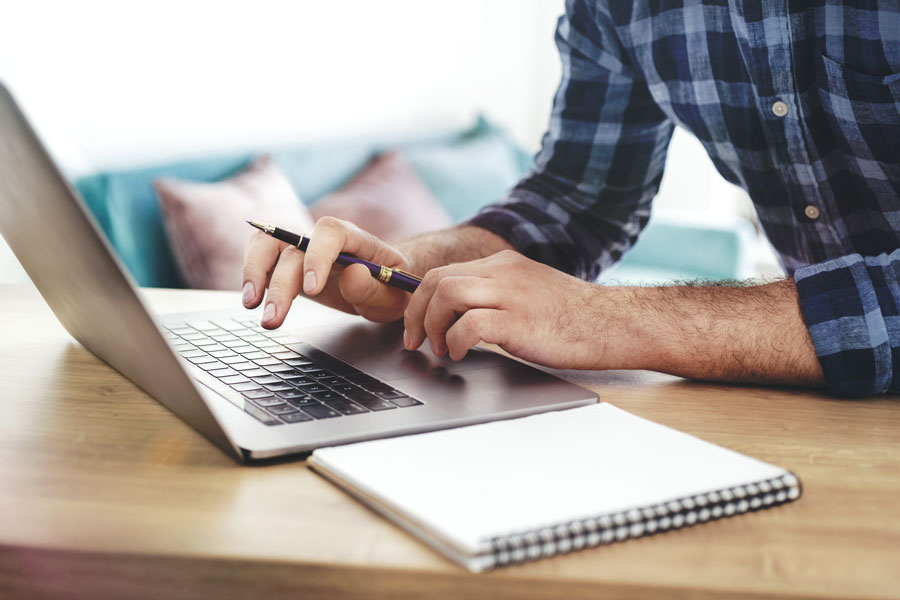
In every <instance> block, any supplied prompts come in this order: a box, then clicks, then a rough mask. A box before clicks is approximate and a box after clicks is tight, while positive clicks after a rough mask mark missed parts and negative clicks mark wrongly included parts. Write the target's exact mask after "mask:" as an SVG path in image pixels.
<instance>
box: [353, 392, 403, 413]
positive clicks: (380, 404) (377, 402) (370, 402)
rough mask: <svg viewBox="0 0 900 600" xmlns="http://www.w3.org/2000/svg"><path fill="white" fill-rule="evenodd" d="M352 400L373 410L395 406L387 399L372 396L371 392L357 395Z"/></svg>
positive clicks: (388, 408)
mask: <svg viewBox="0 0 900 600" xmlns="http://www.w3.org/2000/svg"><path fill="white" fill-rule="evenodd" d="M353 401H354V402H357V403H358V404H361V405H363V406H365V407H366V408H368V409H369V410H375V411H378V410H391V409H392V408H394V409H395V408H397V407H396V406H394V405H393V404H391V403H390V402H388V401H387V400H382V399H381V398H379V397H378V396H373V395H372V394H366V395H359V396H358V397H355V398H353Z"/></svg>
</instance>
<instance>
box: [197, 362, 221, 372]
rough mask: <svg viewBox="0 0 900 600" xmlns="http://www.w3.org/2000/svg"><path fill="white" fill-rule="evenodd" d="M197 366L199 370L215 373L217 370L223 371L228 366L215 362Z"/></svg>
mask: <svg viewBox="0 0 900 600" xmlns="http://www.w3.org/2000/svg"><path fill="white" fill-rule="evenodd" d="M197 366H198V367H200V368H201V369H203V370H204V371H215V370H217V369H224V368H225V367H227V366H228V365H226V364H225V363H223V362H219V361H216V362H211V363H202V364H199V365H197Z"/></svg>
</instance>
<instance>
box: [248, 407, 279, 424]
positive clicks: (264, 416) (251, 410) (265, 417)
mask: <svg viewBox="0 0 900 600" xmlns="http://www.w3.org/2000/svg"><path fill="white" fill-rule="evenodd" d="M244 412H246V413H247V414H248V415H252V416H253V417H255V418H256V419H258V420H260V421H261V422H262V423H263V425H281V421H279V420H278V419H277V418H276V417H274V416H272V415H270V414H269V413H267V412H266V411H264V410H263V409H261V408H259V407H258V406H253V405H252V404H250V403H249V402H247V403H246V404H245V405H244Z"/></svg>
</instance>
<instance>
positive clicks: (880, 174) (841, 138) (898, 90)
mask: <svg viewBox="0 0 900 600" xmlns="http://www.w3.org/2000/svg"><path fill="white" fill-rule="evenodd" d="M816 85H817V87H818V92H819V99H820V101H821V105H822V110H823V111H824V113H825V119H826V121H827V123H828V126H829V128H830V129H831V131H832V133H833V134H834V136H833V137H834V141H835V144H836V145H837V146H838V149H839V150H840V152H841V153H842V154H843V155H844V156H845V158H847V159H850V160H851V161H852V162H853V163H854V164H853V170H854V171H859V170H861V171H862V173H861V174H862V175H864V176H866V177H867V178H874V179H888V180H890V181H892V182H893V183H894V184H895V185H897V186H898V187H900V73H895V74H891V75H886V76H879V75H867V74H865V73H860V72H859V71H855V70H854V69H851V68H850V67H845V66H843V65H841V64H840V63H838V62H836V61H834V60H832V59H830V58H828V57H827V56H824V55H819V61H818V64H817V65H816ZM823 150H824V149H823Z"/></svg>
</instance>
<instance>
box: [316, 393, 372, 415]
mask: <svg viewBox="0 0 900 600" xmlns="http://www.w3.org/2000/svg"><path fill="white" fill-rule="evenodd" d="M322 402H323V403H324V404H325V405H327V406H330V407H331V408H333V409H334V410H336V411H338V412H339V413H341V414H344V415H358V414H360V413H365V412H369V411H367V410H366V409H365V408H363V407H362V406H360V405H359V404H356V403H355V402H350V401H349V400H347V399H346V398H343V397H340V396H339V397H337V398H335V399H332V400H323V401H322Z"/></svg>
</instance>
